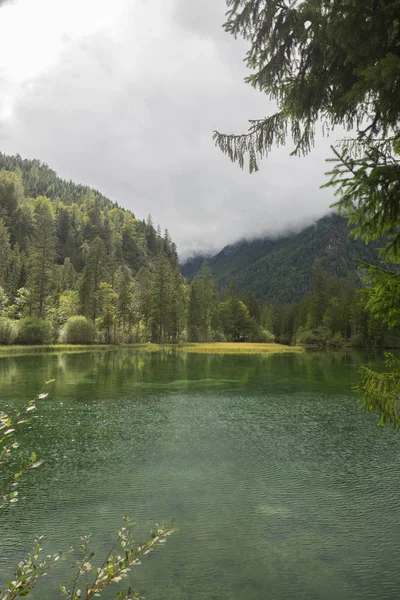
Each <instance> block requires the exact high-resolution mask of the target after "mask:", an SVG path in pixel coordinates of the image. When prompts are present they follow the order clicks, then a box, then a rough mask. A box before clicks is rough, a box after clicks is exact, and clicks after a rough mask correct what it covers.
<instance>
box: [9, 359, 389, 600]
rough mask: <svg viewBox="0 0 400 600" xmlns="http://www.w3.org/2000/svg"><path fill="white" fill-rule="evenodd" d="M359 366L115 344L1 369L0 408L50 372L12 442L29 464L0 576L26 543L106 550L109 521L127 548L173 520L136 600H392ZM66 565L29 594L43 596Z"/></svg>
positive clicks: (382, 453) (376, 436)
mask: <svg viewBox="0 0 400 600" xmlns="http://www.w3.org/2000/svg"><path fill="white" fill-rule="evenodd" d="M365 362H370V363H371V364H372V363H374V364H376V363H380V362H381V359H378V358H377V357H376V356H374V355H373V354H371V355H370V356H366V355H365V354H363V353H355V352H348V353H346V352H329V353H304V354H288V355H260V356H254V355H251V356H240V355H239V356H235V355H233V356H232V355H228V356H223V355H195V354H182V353H178V354H174V353H173V352H164V353H142V352H138V351H132V350H129V349H120V350H111V351H107V352H93V353H90V352H89V353H83V354H71V355H69V354H60V355H52V356H46V355H39V356H25V357H15V358H9V359H5V358H2V359H0V407H1V408H3V407H4V406H7V407H9V408H12V407H16V406H19V405H21V403H22V402H23V401H24V400H26V399H27V398H30V397H32V395H33V394H34V393H35V392H36V391H37V390H38V389H39V388H40V387H41V386H42V384H43V381H45V380H47V379H50V378H56V382H55V383H54V384H52V387H51V393H50V396H49V398H48V399H47V400H45V401H43V402H42V403H41V404H40V407H39V410H38V412H37V415H36V416H35V418H34V420H33V422H32V424H31V425H30V426H29V429H27V430H26V432H25V436H24V439H23V446H24V447H25V448H26V449H33V448H34V449H35V450H36V452H37V454H38V455H39V456H40V457H44V458H45V459H46V460H45V463H44V464H43V465H42V467H41V469H39V470H38V471H37V472H32V473H31V474H29V476H28V477H27V478H26V479H25V481H24V482H23V483H22V484H21V492H22V491H23V492H24V495H25V496H26V500H25V501H24V502H21V503H19V504H18V505H16V506H15V507H13V508H12V510H10V511H8V512H3V513H0V531H1V545H0V571H2V572H5V571H7V572H9V571H10V570H12V566H13V565H14V564H15V563H16V562H17V561H18V560H19V559H20V558H21V556H23V553H24V551H25V550H26V549H27V548H28V547H29V543H30V541H31V540H32V539H33V537H34V536H35V535H36V534H40V533H43V532H44V533H46V540H47V542H46V550H48V551H49V552H50V551H53V550H56V549H58V548H60V547H68V546H69V545H70V544H72V543H73V544H75V545H76V546H78V545H79V537H80V536H81V535H83V534H84V533H88V532H92V533H93V540H94V543H95V545H96V547H97V549H98V550H99V552H104V551H106V549H107V548H108V541H109V540H110V539H111V536H112V535H113V533H114V532H115V531H116V530H117V528H118V526H119V524H120V517H121V516H122V515H124V514H130V515H131V516H132V517H133V518H135V520H136V521H137V523H138V526H137V536H138V538H139V539H144V538H145V536H146V532H147V530H148V529H149V527H150V526H151V524H152V522H154V521H155V520H158V521H162V520H168V519H169V518H171V517H174V518H175V519H176V521H177V525H178V526H179V529H180V530H179V532H178V533H177V534H175V535H174V536H172V537H171V538H170V539H169V540H168V543H167V545H166V547H165V548H164V549H163V550H162V551H157V553H155V554H154V555H151V556H150V557H148V560H146V561H144V563H143V565H142V566H141V567H140V568H139V569H138V570H137V571H136V570H135V572H134V573H135V576H136V579H135V585H136V586H137V587H138V588H139V589H140V590H141V591H142V592H143V594H144V595H145V596H146V597H147V599H148V600H151V598H157V599H164V598H174V599H177V600H181V599H182V600H187V599H204V600H205V599H210V598H215V599H234V600H242V599H243V600H244V599H246V600H248V599H250V600H253V599H254V600H255V599H257V600H261V599H262V600H263V599H264V598H271V599H273V600H284V599H287V598H289V599H290V598H293V599H298V598H307V600H309V599H314V598H315V599H317V598H318V599H329V600H331V599H332V600H333V599H337V598H340V599H344V600H346V599H349V600H350V599H351V600H353V599H356V600H357V599H360V600H361V599H363V600H364V599H366V598H371V599H372V598H374V599H376V598H380V599H382V600H386V599H387V600H389V599H390V600H391V599H394V598H396V599H397V597H398V593H397V590H398V587H399V584H400V574H399V569H398V553H399V550H400V524H399V514H400V513H399V508H400V502H399V500H398V489H399V483H400V470H399V467H398V465H399V455H400V444H399V439H400V438H399V437H398V434H393V433H392V432H390V431H388V430H386V429H381V428H377V427H376V422H377V418H376V416H375V415H369V414H365V413H362V412H360V411H359V410H358V408H357V405H356V402H355V399H356V397H355V395H354V394H353V393H352V392H351V385H352V384H353V383H355V381H356V379H357V374H356V373H357V368H358V367H359V365H360V364H363V363H365ZM383 507H384V508H383ZM70 562H71V561H69V560H68V559H67V560H66V561H65V563H64V564H62V565H60V566H59V567H58V570H57V572H54V573H53V574H52V575H51V576H49V578H48V579H47V581H46V585H44V584H42V587H41V588H39V589H38V590H37V592H36V595H35V596H34V598H40V599H41V600H50V599H52V600H53V599H54V598H56V597H58V596H57V592H56V591H54V590H56V582H57V581H60V580H61V582H62V583H66V582H67V581H68V580H69V578H70V573H71V571H70V566H69V563H70ZM53 584H55V586H53ZM115 590H116V588H115V589H113V590H112V592H113V593H111V592H110V593H109V595H107V594H106V595H105V596H104V598H114V597H115V593H116V591H115Z"/></svg>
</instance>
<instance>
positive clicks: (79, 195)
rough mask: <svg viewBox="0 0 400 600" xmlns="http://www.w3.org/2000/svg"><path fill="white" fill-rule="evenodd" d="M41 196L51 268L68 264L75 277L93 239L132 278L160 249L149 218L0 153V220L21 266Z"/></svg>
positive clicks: (173, 251)
mask: <svg viewBox="0 0 400 600" xmlns="http://www.w3.org/2000/svg"><path fill="white" fill-rule="evenodd" d="M41 197H46V198H49V199H50V201H51V204H52V206H53V218H54V221H55V229H56V258H55V262H56V264H59V265H62V264H64V261H65V259H69V260H70V261H71V263H72V265H73V267H74V269H75V270H76V271H77V272H78V273H79V272H81V271H82V270H83V268H84V265H85V253H87V249H88V244H91V242H92V241H93V240H94V239H95V238H96V237H99V238H101V239H102V241H103V242H104V244H105V245H106V249H107V253H108V256H109V257H111V256H112V257H113V258H114V260H115V262H116V264H119V265H125V266H126V267H128V268H129V269H130V272H131V273H132V274H135V273H137V272H138V271H139V269H140V268H141V267H147V266H148V265H149V264H150V263H151V262H152V260H153V259H154V258H155V257H156V256H157V255H158V253H159V250H160V248H161V247H163V244H164V240H163V239H162V238H161V237H160V236H159V235H157V234H156V231H155V229H154V227H153V223H152V220H151V218H150V217H149V218H148V219H147V221H146V222H144V221H142V220H140V219H137V218H136V217H135V215H134V214H133V213H132V212H131V211H130V210H127V209H124V208H121V207H119V206H118V204H117V203H115V202H112V201H111V200H110V199H109V198H107V197H106V196H104V195H103V194H101V193H100V192H99V191H97V190H95V189H92V188H90V187H88V186H85V185H80V184H76V183H73V182H72V181H66V180H64V179H61V178H60V177H58V176H57V174H56V173H55V172H54V171H53V170H52V169H50V167H48V166H47V165H46V164H44V163H42V162H40V161H39V160H36V159H35V160H27V159H23V158H21V156H19V155H16V156H8V155H6V154H2V153H0V219H1V220H3V222H4V224H5V226H6V228H7V231H8V235H9V239H10V243H11V247H12V248H14V247H15V246H17V247H18V248H19V250H21V251H23V252H25V253H27V254H26V256H25V257H22V262H23V263H27V258H28V248H29V243H30V239H31V237H32V233H33V230H34V228H35V214H34V213H35V206H36V204H35V199H36V198H41ZM166 237H167V246H170V248H169V253H170V254H176V248H175V244H173V243H172V242H171V240H170V238H169V235H168V233H167V235H166ZM167 254H168V252H167ZM25 258H26V260H25ZM27 269H28V267H27V268H26V270H27ZM22 283H24V277H22Z"/></svg>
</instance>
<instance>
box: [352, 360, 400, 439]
mask: <svg viewBox="0 0 400 600" xmlns="http://www.w3.org/2000/svg"><path fill="white" fill-rule="evenodd" d="M385 357H386V361H385V364H386V367H387V369H389V372H383V373H381V372H378V371H374V370H372V369H369V368H368V367H362V368H361V369H360V374H361V384H360V385H358V386H356V387H355V388H354V389H355V390H356V391H358V392H362V393H363V397H362V398H361V407H362V408H363V409H364V410H367V411H377V412H379V413H380V415H381V419H380V421H379V425H390V426H392V427H393V428H394V429H398V428H400V360H399V359H397V358H396V357H395V356H393V354H391V353H390V352H386V353H385Z"/></svg>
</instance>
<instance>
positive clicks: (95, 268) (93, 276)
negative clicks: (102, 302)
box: [79, 236, 108, 321]
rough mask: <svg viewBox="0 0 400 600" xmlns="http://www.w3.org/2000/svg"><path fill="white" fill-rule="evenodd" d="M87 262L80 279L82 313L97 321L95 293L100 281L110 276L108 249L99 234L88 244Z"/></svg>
mask: <svg viewBox="0 0 400 600" xmlns="http://www.w3.org/2000/svg"><path fill="white" fill-rule="evenodd" d="M85 263H86V264H85V267H84V269H83V272H82V275H81V278H80V281H79V294H80V300H81V307H82V313H83V314H84V315H85V316H86V317H89V318H91V319H92V320H93V321H95V320H96V317H97V315H98V306H97V305H98V301H97V297H96V295H95V294H96V292H97V291H98V289H99V285H100V282H101V281H104V280H106V279H107V276H108V264H107V249H106V246H105V244H104V242H103V240H102V239H101V238H100V237H99V236H97V237H96V238H95V239H94V240H93V241H92V243H91V244H90V245H89V246H87V249H86V258H85Z"/></svg>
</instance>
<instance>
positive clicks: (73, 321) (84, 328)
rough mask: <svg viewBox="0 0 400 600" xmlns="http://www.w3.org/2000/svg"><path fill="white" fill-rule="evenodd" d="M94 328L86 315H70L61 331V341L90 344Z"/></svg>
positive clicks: (92, 339) (94, 331) (93, 336)
mask: <svg viewBox="0 0 400 600" xmlns="http://www.w3.org/2000/svg"><path fill="white" fill-rule="evenodd" d="M95 335H96V330H95V327H94V325H93V323H92V322H91V321H89V319H87V318H86V317H82V316H80V317H70V318H69V319H68V320H67V322H66V324H65V325H64V327H63V330H62V332H61V336H60V338H61V341H63V342H65V343H66V344H92V343H93V341H94V339H95Z"/></svg>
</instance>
